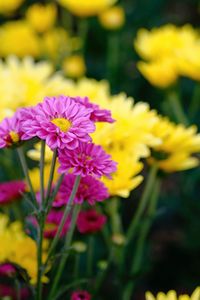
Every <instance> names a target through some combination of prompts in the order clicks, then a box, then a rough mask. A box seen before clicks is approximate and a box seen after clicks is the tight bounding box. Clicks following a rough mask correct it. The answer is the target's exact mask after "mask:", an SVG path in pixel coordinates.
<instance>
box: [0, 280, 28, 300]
mask: <svg viewBox="0 0 200 300" xmlns="http://www.w3.org/2000/svg"><path fill="white" fill-rule="evenodd" d="M30 296H31V293H30V290H29V289H28V288H27V287H22V288H20V290H19V295H17V293H16V288H15V287H14V286H13V284H12V285H9V284H6V283H5V284H3V283H2V284H0V297H1V299H4V298H9V299H12V300H17V299H21V300H27V299H30Z"/></svg>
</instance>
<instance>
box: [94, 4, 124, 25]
mask: <svg viewBox="0 0 200 300" xmlns="http://www.w3.org/2000/svg"><path fill="white" fill-rule="evenodd" d="M99 21H100V23H101V25H102V26H103V27H104V28H106V29H109V30H117V29H119V28H121V27H122V26H123V25H124V23H125V12H124V9H123V7H121V6H113V7H111V8H108V9H107V10H105V11H103V12H102V13H101V14H100V15H99Z"/></svg>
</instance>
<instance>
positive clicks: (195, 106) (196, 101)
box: [189, 83, 200, 119]
mask: <svg viewBox="0 0 200 300" xmlns="http://www.w3.org/2000/svg"><path fill="white" fill-rule="evenodd" d="M199 105H200V84H199V83H196V85H195V88H194V92H193V96H192V99H191V103H190V108H189V115H190V117H191V118H192V119H193V118H194V117H195V116H196V114H197V113H198V111H199Z"/></svg>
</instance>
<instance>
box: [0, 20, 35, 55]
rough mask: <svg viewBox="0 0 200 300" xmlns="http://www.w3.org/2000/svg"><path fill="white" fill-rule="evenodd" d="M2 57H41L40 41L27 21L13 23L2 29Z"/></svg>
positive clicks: (0, 42)
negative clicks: (13, 55) (12, 55)
mask: <svg viewBox="0 0 200 300" xmlns="http://www.w3.org/2000/svg"><path fill="white" fill-rule="evenodd" d="M0 44H1V47H0V56H3V57H4V56H7V55H10V54H15V55H17V56H18V57H24V56H26V55H31V56H33V57H38V56H39V55H40V51H41V49H40V39H39V37H38V36H37V34H36V33H35V31H34V30H33V29H32V28H31V27H30V26H29V24H28V23H27V22H25V21H11V22H7V23H5V24H4V25H2V26H1V27H0Z"/></svg>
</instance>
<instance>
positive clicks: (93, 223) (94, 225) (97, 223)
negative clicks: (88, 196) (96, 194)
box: [77, 209, 107, 234]
mask: <svg viewBox="0 0 200 300" xmlns="http://www.w3.org/2000/svg"><path fill="white" fill-rule="evenodd" d="M106 219H107V218H106V216H105V215H103V214H100V213H98V212H97V211H96V210H94V209H90V210H86V211H81V212H80V213H79V215H78V218H77V228H78V231H79V232H80V233H83V234H88V233H96V232H98V231H100V230H101V229H102V228H103V226H104V224H105V223H106Z"/></svg>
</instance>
